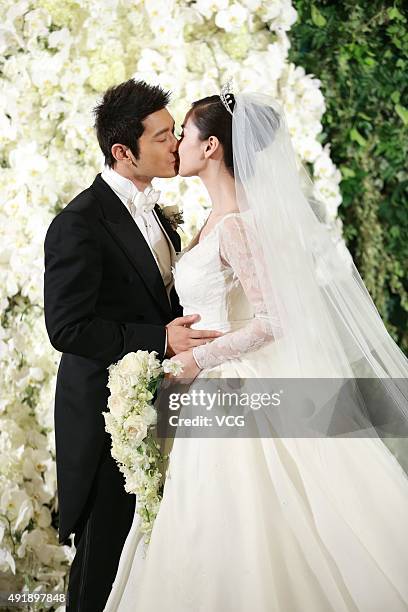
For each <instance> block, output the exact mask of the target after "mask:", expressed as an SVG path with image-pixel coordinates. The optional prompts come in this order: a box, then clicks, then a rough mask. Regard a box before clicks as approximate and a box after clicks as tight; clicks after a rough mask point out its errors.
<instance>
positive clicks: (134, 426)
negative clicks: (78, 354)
mask: <svg viewBox="0 0 408 612" xmlns="http://www.w3.org/2000/svg"><path fill="white" fill-rule="evenodd" d="M181 370H182V366H181V364H179V363H178V362H177V361H171V360H170V359H165V360H164V361H163V363H162V364H161V363H160V361H159V360H158V359H157V353H156V351H152V352H151V353H149V352H148V351H137V352H136V353H128V354H127V355H125V356H124V357H123V359H121V360H120V361H119V362H118V363H116V364H113V365H111V366H110V367H109V380H108V385H107V386H108V388H109V390H110V396H109V399H108V408H109V412H104V413H103V416H104V417H105V429H106V431H107V432H108V433H109V434H110V435H111V437H112V449H111V453H112V457H113V458H114V459H115V460H116V462H117V464H118V467H119V469H120V471H121V472H122V474H123V475H124V477H125V490H126V491H127V492H128V493H135V494H136V495H137V511H138V514H139V516H140V518H141V529H142V531H143V533H144V534H145V542H146V544H147V543H148V542H149V540H150V534H151V531H152V528H153V523H154V519H155V518H156V515H157V512H158V510H159V505H160V501H161V499H162V493H163V482H162V468H163V465H164V460H165V459H166V457H164V456H163V455H162V453H161V451H160V446H159V444H158V443H157V441H156V439H155V437H154V433H153V430H154V426H155V424H156V422H157V412H156V409H155V408H154V406H153V405H152V400H153V397H154V394H155V392H156V390H157V389H158V387H159V385H160V383H161V381H162V379H163V378H164V375H165V374H167V373H169V374H173V375H178V374H180V372H181Z"/></svg>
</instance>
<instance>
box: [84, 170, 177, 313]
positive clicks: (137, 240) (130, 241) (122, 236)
mask: <svg viewBox="0 0 408 612" xmlns="http://www.w3.org/2000/svg"><path fill="white" fill-rule="evenodd" d="M91 189H93V190H94V191H95V192H96V193H97V196H98V201H99V202H100V204H101V208H102V211H103V219H102V222H103V224H104V225H105V227H106V228H107V230H108V231H109V233H110V234H111V235H112V237H113V238H114V239H115V240H116V242H117V243H118V244H119V246H120V247H121V248H122V250H123V251H124V252H125V253H126V255H127V256H128V258H129V259H130V261H131V262H132V264H133V265H134V267H135V268H136V270H137V272H138V273H139V275H140V276H141V278H142V280H143V281H144V283H145V285H146V287H147V289H148V290H149V291H150V293H151V295H152V297H153V298H154V299H155V301H156V302H157V303H158V304H159V305H160V307H161V308H162V310H163V312H164V314H165V316H166V317H171V316H172V312H171V306H170V303H169V300H168V297H167V292H166V288H165V286H164V283H163V278H162V275H161V273H160V270H159V268H158V266H157V263H156V260H155V258H154V257H153V254H152V252H151V250H150V248H149V245H148V244H147V242H146V240H145V239H144V237H143V234H142V232H141V231H140V229H139V228H138V226H137V224H136V223H135V221H134V219H133V218H132V215H131V214H130V212H129V211H128V210H127V209H126V207H125V206H124V204H123V203H122V202H121V201H120V199H119V198H118V197H117V195H116V194H115V193H114V192H113V191H112V189H111V188H110V187H109V185H108V184H107V183H105V181H104V180H103V179H102V178H101V176H100V174H98V175H97V177H96V179H95V181H94V183H93V184H92V186H91Z"/></svg>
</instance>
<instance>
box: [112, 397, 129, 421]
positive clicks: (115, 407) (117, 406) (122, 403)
mask: <svg viewBox="0 0 408 612" xmlns="http://www.w3.org/2000/svg"><path fill="white" fill-rule="evenodd" d="M108 408H109V410H110V411H111V413H112V414H113V416H114V417H115V418H116V419H120V418H121V417H122V416H123V415H124V414H125V412H126V411H127V410H129V408H130V405H129V403H128V402H127V400H126V399H125V398H123V397H122V396H121V395H110V396H109V398H108Z"/></svg>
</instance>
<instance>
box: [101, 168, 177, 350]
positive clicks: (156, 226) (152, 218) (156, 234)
mask: <svg viewBox="0 0 408 612" xmlns="http://www.w3.org/2000/svg"><path fill="white" fill-rule="evenodd" d="M101 176H102V178H103V180H104V181H105V183H107V184H108V185H109V187H110V188H111V189H112V191H113V192H114V193H115V194H116V195H117V196H118V198H119V199H120V201H121V202H123V204H124V205H125V206H126V208H127V210H128V211H129V213H130V214H131V215H132V218H133V220H134V222H135V223H136V225H137V226H138V228H139V229H140V231H141V233H142V235H143V238H144V239H145V240H146V242H147V244H148V246H149V248H150V250H151V252H152V255H153V257H154V259H155V261H156V264H157V267H158V268H159V270H160V274H161V276H162V278H163V283H164V285H165V287H166V293H167V297H168V299H169V302H170V292H171V289H172V287H173V284H174V280H173V275H172V271H171V268H172V264H174V261H175V257H176V252H175V249H174V246H173V244H172V242H171V240H170V239H169V237H168V236H167V234H166V232H165V231H164V229H163V226H162V224H161V223H160V221H159V219H158V217H157V215H156V213H155V211H154V210H151V211H150V212H143V213H140V214H137V215H133V214H132V211H131V207H130V205H129V204H130V202H131V201H132V198H133V197H134V195H135V194H136V193H138V191H139V190H138V189H137V187H136V185H134V183H132V181H130V180H129V179H127V178H125V177H124V176H122V175H120V174H119V173H118V172H116V171H115V170H113V168H109V167H108V166H105V168H104V170H103V172H102V173H101ZM166 350H167V330H166V344H165V351H164V353H166Z"/></svg>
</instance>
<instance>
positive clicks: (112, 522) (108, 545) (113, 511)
mask: <svg viewBox="0 0 408 612" xmlns="http://www.w3.org/2000/svg"><path fill="white" fill-rule="evenodd" d="M135 499H136V498H135V496H134V495H130V494H129V493H126V491H125V489H124V479H123V476H122V475H121V473H120V472H119V469H118V467H117V465H116V463H115V461H114V460H113V459H112V456H111V454H110V445H108V444H106V445H105V448H104V452H103V456H102V458H101V462H100V464H99V469H98V472H97V474H96V478H95V481H94V483H93V486H92V490H91V493H90V496H89V498H88V502H87V504H86V507H85V509H84V512H83V514H82V516H81V519H80V521H79V523H78V525H77V528H76V530H75V539H74V543H75V547H76V554H75V559H74V561H73V563H72V567H71V572H70V575H69V585H68V606H67V611H69V612H102V610H103V609H104V607H105V604H106V601H107V599H108V597H109V593H110V591H111V588H112V584H113V581H114V580H115V576H116V572H117V569H118V564H119V559H120V555H121V552H122V548H123V545H124V543H125V540H126V536H127V534H128V533H129V530H130V527H131V524H132V521H133V516H134V510H135Z"/></svg>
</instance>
